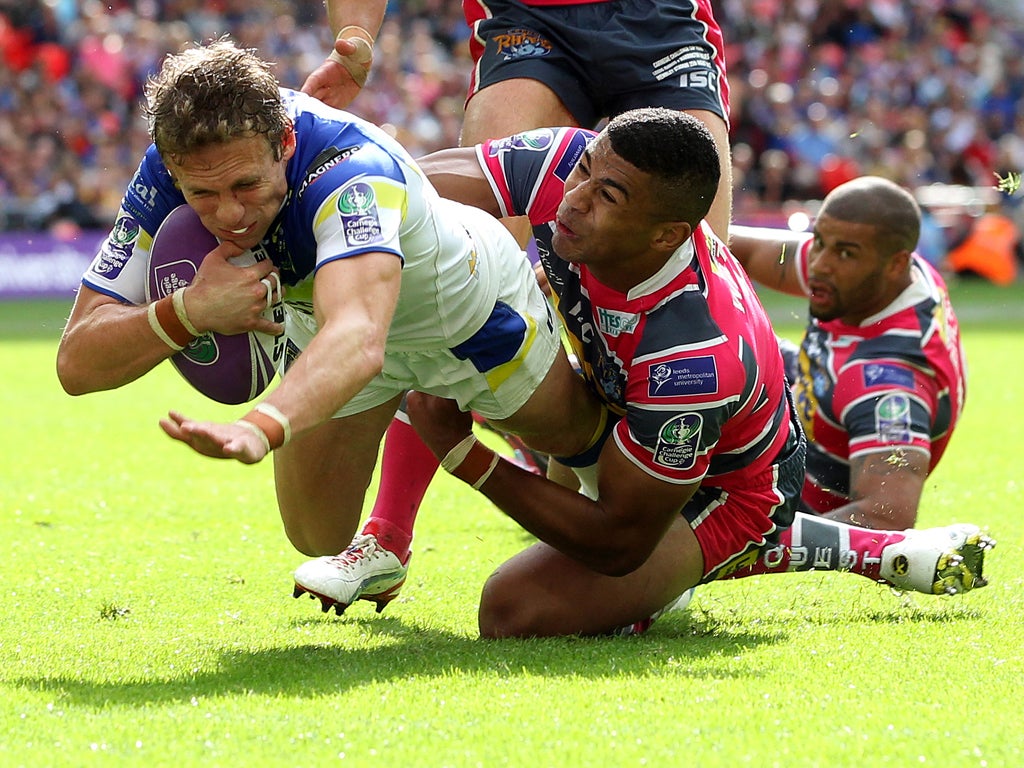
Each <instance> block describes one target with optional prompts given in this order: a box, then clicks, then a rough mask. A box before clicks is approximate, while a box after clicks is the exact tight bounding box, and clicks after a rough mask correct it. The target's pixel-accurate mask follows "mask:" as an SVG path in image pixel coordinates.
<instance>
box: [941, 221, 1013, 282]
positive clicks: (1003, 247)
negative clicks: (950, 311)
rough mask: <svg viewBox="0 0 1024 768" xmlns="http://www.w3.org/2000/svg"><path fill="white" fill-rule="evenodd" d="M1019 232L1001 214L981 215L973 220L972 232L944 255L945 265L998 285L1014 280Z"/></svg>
mask: <svg viewBox="0 0 1024 768" xmlns="http://www.w3.org/2000/svg"><path fill="white" fill-rule="evenodd" d="M1019 242H1020V230H1018V229H1017V225H1016V224H1014V223H1013V220H1012V219H1010V218H1009V217H1008V216H1004V215H1003V214H1001V213H984V214H982V215H981V216H979V217H978V218H977V219H975V221H974V224H973V225H972V226H971V231H970V233H969V234H968V235H967V239H966V240H964V241H963V242H962V243H961V244H960V245H958V246H957V247H956V248H954V249H952V250H951V251H950V252H949V254H948V255H947V256H946V264H945V266H946V267H947V268H948V269H950V270H952V271H953V272H955V273H957V274H961V273H966V274H974V275H978V276H979V277H984V278H985V279H987V280H991V281H992V282H993V283H996V284H997V285H1009V284H1010V283H1012V282H1013V281H1014V280H1016V279H1017V244H1018V243H1019Z"/></svg>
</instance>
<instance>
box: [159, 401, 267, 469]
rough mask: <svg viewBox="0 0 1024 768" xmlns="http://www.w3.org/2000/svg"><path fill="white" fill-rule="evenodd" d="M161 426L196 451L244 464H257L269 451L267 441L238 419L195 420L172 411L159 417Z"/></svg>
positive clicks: (171, 435)
mask: <svg viewBox="0 0 1024 768" xmlns="http://www.w3.org/2000/svg"><path fill="white" fill-rule="evenodd" d="M160 428H161V429H163V431H164V432H166V433H167V434H168V435H169V436H170V437H172V438H174V439H175V440H178V441H180V442H182V443H185V445H187V446H189V447H190V448H191V449H192V450H194V451H195V452H196V453H201V454H202V455H203V456H210V457H212V458H214V459H237V460H238V461H240V462H242V463H243V464H255V463H256V462H258V461H260V460H261V459H263V457H264V456H266V455H267V453H269V451H268V450H267V449H268V446H267V444H266V442H265V441H264V440H261V439H260V437H259V435H258V434H257V433H256V432H255V431H253V430H252V429H249V428H247V427H245V426H241V425H239V424H237V423H232V424H221V423H219V422H214V421H192V420H191V419H188V418H185V416H184V415H183V414H181V413H178V412H177V411H171V412H169V413H168V414H167V418H166V419H160Z"/></svg>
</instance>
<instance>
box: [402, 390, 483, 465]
mask: <svg viewBox="0 0 1024 768" xmlns="http://www.w3.org/2000/svg"><path fill="white" fill-rule="evenodd" d="M405 408H406V413H407V414H408V416H409V421H410V422H411V423H412V426H413V429H415V430H416V432H417V433H418V434H419V436H420V439H422V440H423V442H424V443H426V445H427V447H428V448H429V449H430V450H431V451H432V452H433V454H434V455H435V456H437V457H438V458H439V459H440V458H444V457H445V456H447V455H448V452H449V451H450V450H451V449H452V448H454V447H455V446H456V445H458V444H459V443H461V442H462V440H463V439H464V438H465V437H466V436H467V435H469V434H470V432H472V431H473V416H472V415H471V414H469V413H466V412H465V411H460V410H459V406H458V404H457V403H456V402H455V401H454V400H446V399H444V398H443V397H436V396H434V395H425V394H423V393H422V392H410V393H409V394H408V395H406V398H405Z"/></svg>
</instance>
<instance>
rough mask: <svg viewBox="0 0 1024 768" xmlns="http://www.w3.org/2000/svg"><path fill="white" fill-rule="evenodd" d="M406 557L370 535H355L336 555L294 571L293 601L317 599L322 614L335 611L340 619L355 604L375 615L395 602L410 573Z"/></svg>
mask: <svg viewBox="0 0 1024 768" xmlns="http://www.w3.org/2000/svg"><path fill="white" fill-rule="evenodd" d="M410 557H411V554H410V555H407V556H406V558H405V562H404V563H403V562H402V561H401V560H399V559H398V556H397V555H396V554H395V553H394V552H391V551H390V550H387V549H385V548H384V547H382V546H381V544H380V542H379V541H377V537H376V536H375V535H374V534H372V533H360V534H357V535H356V537H355V538H354V539H352V543H351V544H350V545H349V547H348V549H346V550H345V551H344V552H342V553H341V554H338V555H331V556H328V557H318V558H315V559H313V560H307V561H306V562H305V563H303V564H302V565H300V566H299V567H298V568H297V569H296V571H295V591H294V592H293V593H292V594H293V596H294V597H300V596H301V595H303V594H308V595H309V596H310V598H311V599H312V598H319V599H320V605H321V607H322V608H323V612H324V613H327V612H328V611H330V610H331V608H334V611H335V613H337V614H338V615H339V616H340V615H341V614H342V613H344V611H345V609H346V608H348V607H349V606H350V605H351V604H352V603H354V602H355V601H356V600H369V601H371V602H374V603H376V604H377V613H380V612H381V611H383V610H384V608H385V607H386V606H387V604H388V603H390V602H391V601H392V600H394V599H395V598H396V597H397V596H398V593H399V591H400V590H401V589H402V585H403V584H404V583H405V576H406V574H407V573H408V571H409V558H410Z"/></svg>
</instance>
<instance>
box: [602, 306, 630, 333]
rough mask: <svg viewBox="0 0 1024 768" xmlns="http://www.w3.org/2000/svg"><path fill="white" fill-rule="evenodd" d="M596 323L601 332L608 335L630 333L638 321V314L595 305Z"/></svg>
mask: <svg viewBox="0 0 1024 768" xmlns="http://www.w3.org/2000/svg"><path fill="white" fill-rule="evenodd" d="M596 309H597V324H598V327H599V328H600V329H601V332H602V333H604V334H607V335H608V336H619V335H620V334H623V333H632V332H633V331H635V330H636V326H637V323H639V322H640V315H637V314H633V313H630V312H616V311H615V310H614V309H605V308H604V307H597V308H596Z"/></svg>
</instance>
